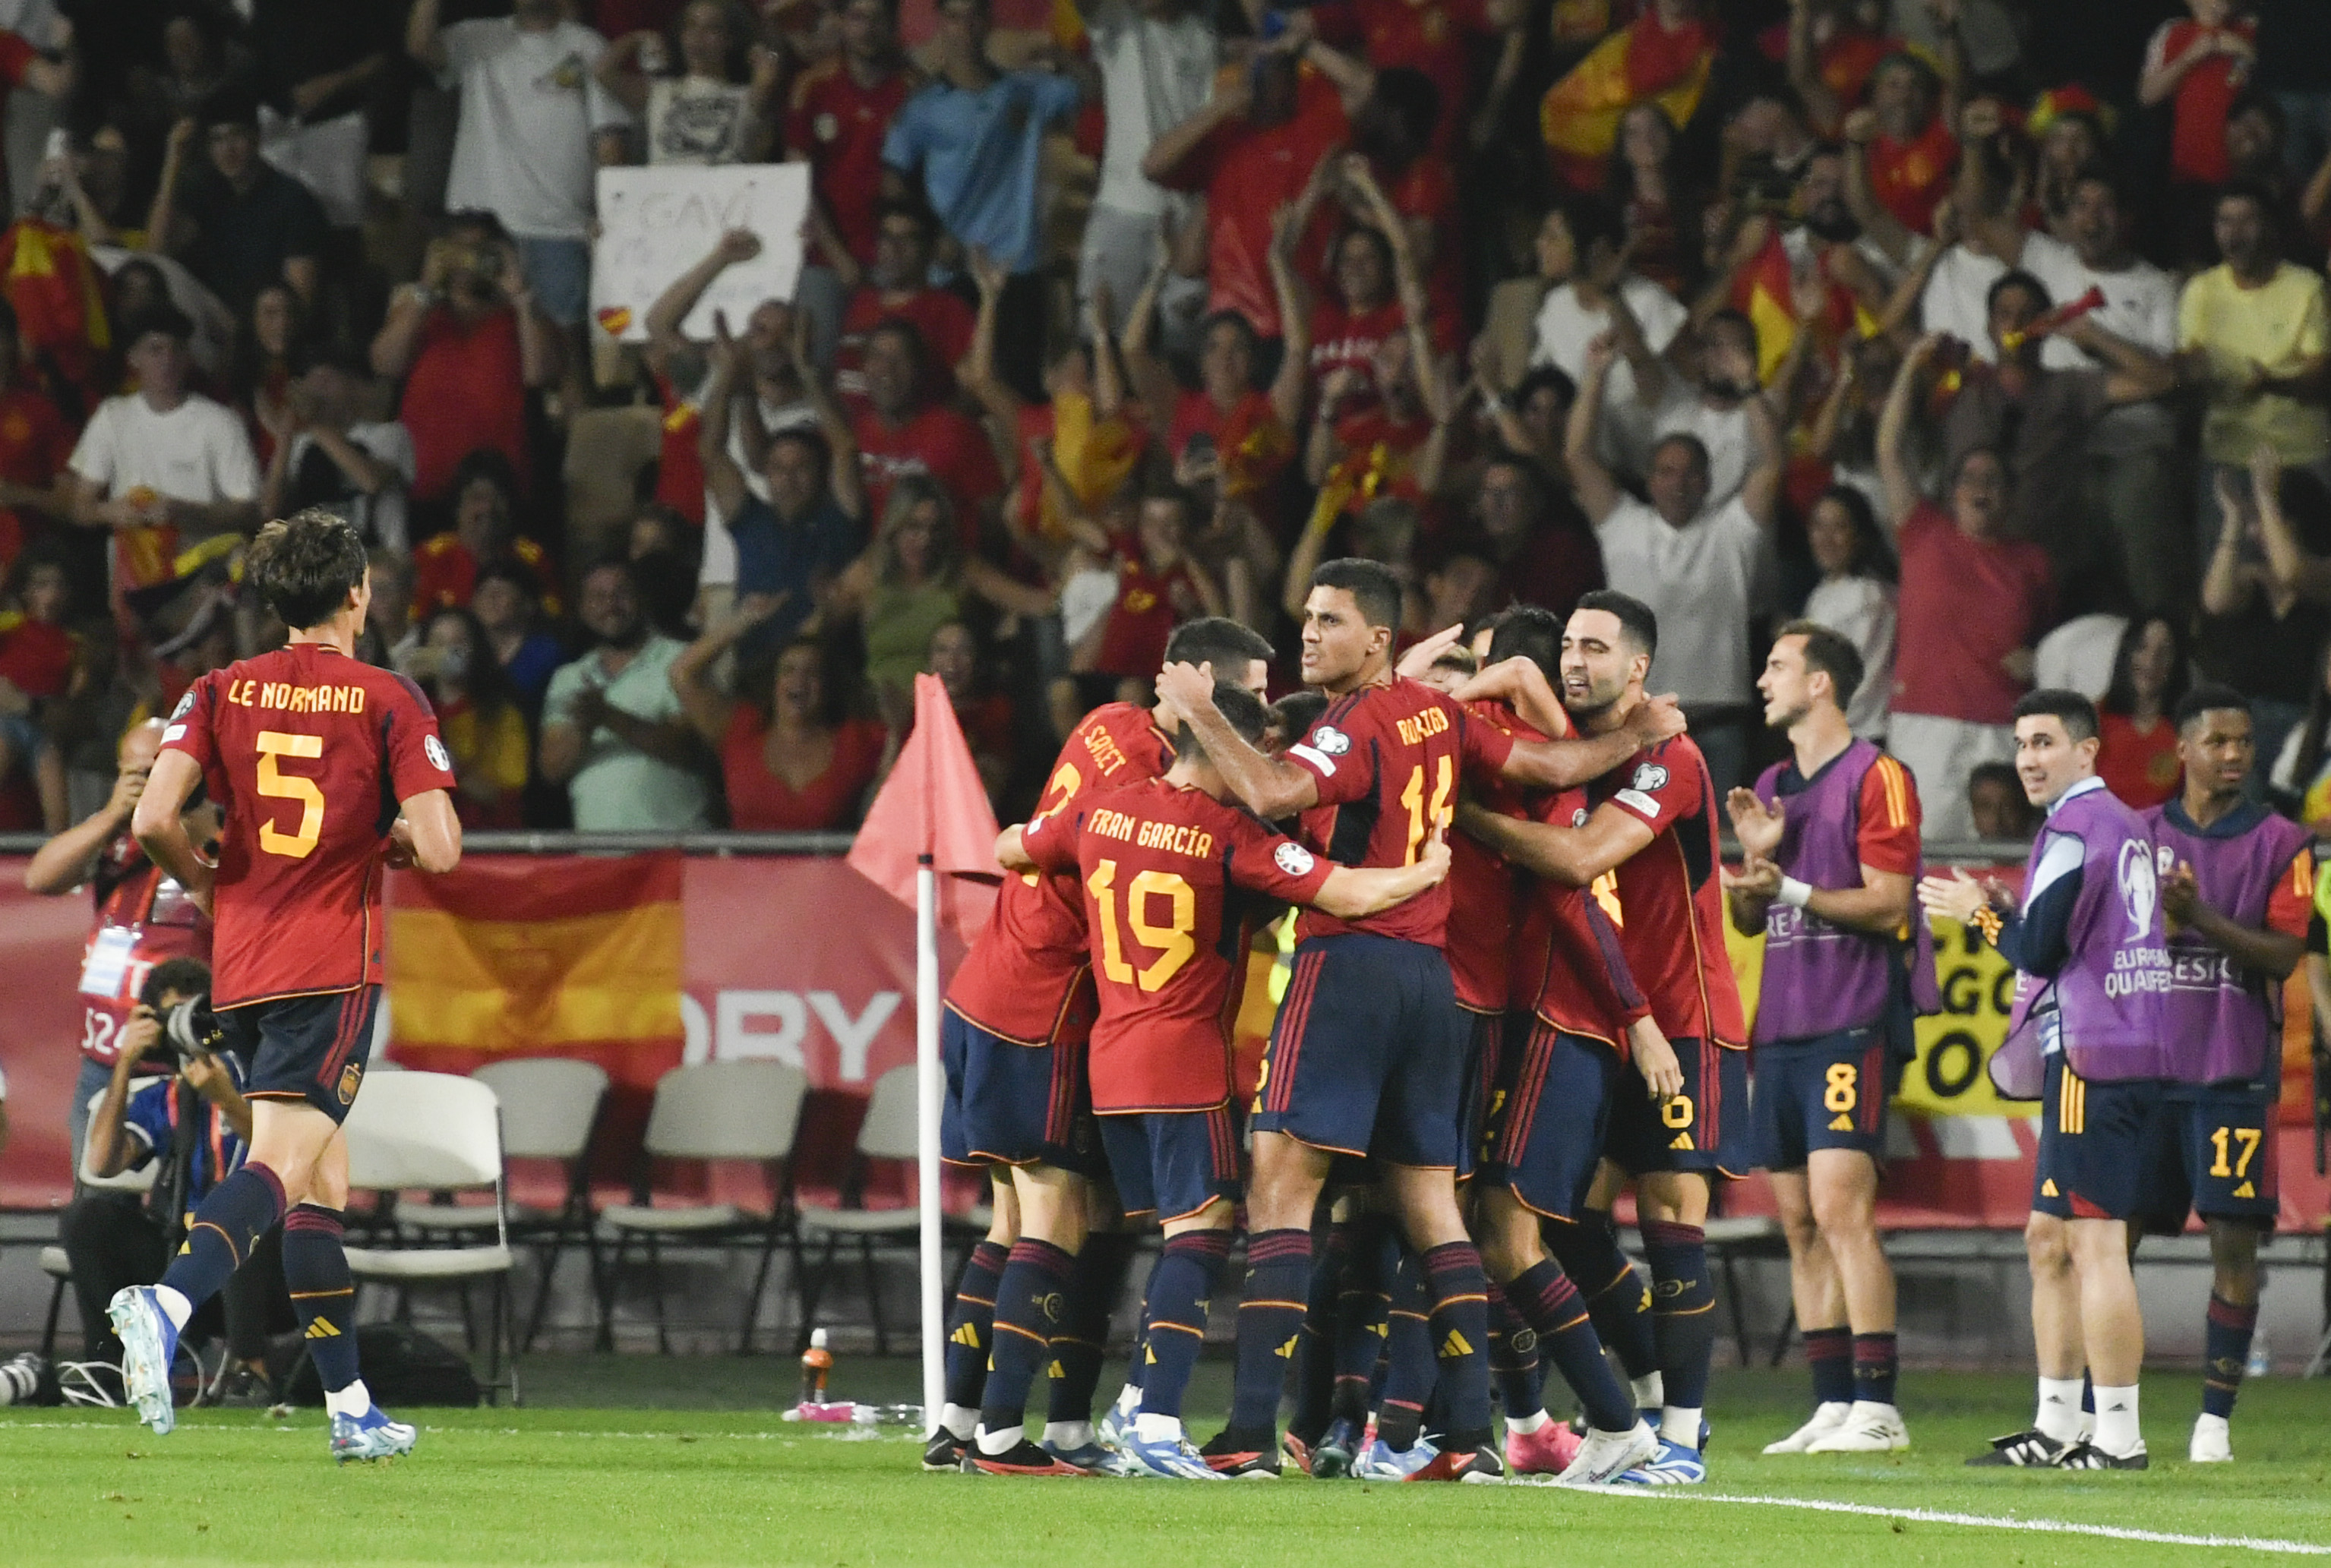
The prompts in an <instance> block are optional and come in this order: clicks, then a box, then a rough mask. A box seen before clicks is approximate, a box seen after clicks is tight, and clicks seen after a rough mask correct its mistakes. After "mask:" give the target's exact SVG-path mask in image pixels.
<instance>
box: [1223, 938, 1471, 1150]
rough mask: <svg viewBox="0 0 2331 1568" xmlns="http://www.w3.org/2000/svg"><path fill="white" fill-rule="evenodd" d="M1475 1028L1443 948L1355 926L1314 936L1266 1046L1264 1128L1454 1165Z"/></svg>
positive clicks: (1298, 959) (1322, 1143) (1260, 1110)
mask: <svg viewBox="0 0 2331 1568" xmlns="http://www.w3.org/2000/svg"><path fill="white" fill-rule="evenodd" d="M1468 1032H1469V1031H1468V1028H1467V1024H1466V1015H1465V1014H1463V1013H1461V1012H1458V1010H1457V993H1456V991H1455V989H1454V987H1453V986H1452V985H1451V982H1450V979H1449V961H1448V959H1447V958H1445V957H1443V956H1442V955H1441V950H1440V949H1439V948H1437V947H1427V946H1424V945H1423V944H1422V943H1421V942H1403V941H1401V940H1400V939H1399V938H1397V937H1393V936H1367V935H1365V934H1361V933H1356V932H1354V933H1346V934H1344V935H1342V936H1312V937H1307V938H1306V939H1305V940H1304V941H1303V942H1302V943H1301V944H1300V945H1299V946H1297V948H1296V949H1295V972H1294V974H1293V976H1292V977H1291V979H1290V980H1289V983H1288V986H1287V996H1286V1000H1284V1001H1283V1002H1281V1003H1280V1007H1279V1019H1278V1022H1276V1023H1275V1024H1274V1025H1272V1028H1271V1031H1270V1049H1269V1050H1267V1051H1265V1052H1264V1053H1263V1058H1262V1084H1261V1088H1260V1089H1259V1090H1258V1091H1257V1093H1256V1095H1255V1098H1254V1122H1253V1125H1254V1129H1255V1131H1257V1132H1271V1133H1285V1134H1286V1135H1287V1136H1289V1137H1291V1138H1294V1139H1296V1140H1298V1141H1299V1142H1301V1143H1306V1144H1309V1145H1311V1146H1312V1147H1314V1148H1318V1149H1326V1150H1328V1151H1330V1152H1332V1153H1335V1154H1341V1155H1373V1156H1374V1157H1375V1158H1377V1159H1380V1160H1385V1161H1389V1162H1390V1163H1392V1164H1395V1165H1418V1166H1438V1167H1441V1168H1442V1169H1445V1170H1451V1171H1453V1170H1455V1169H1456V1168H1457V1166H1458V1164H1459V1161H1460V1158H1461V1157H1462V1155H1463V1153H1464V1151H1463V1149H1462V1147H1461V1144H1462V1124H1463V1122H1464V1119H1465V1118H1464V1103H1465V1054H1466V1045H1467V1035H1468Z"/></svg>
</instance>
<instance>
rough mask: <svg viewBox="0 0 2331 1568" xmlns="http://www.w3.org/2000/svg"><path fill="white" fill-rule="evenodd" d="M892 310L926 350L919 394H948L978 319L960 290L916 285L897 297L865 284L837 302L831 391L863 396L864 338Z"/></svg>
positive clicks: (953, 388) (968, 346)
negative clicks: (926, 368)
mask: <svg viewBox="0 0 2331 1568" xmlns="http://www.w3.org/2000/svg"><path fill="white" fill-rule="evenodd" d="M894 316H895V317H897V318H899V320H901V321H906V322H910V323H912V324H913V326H914V328H915V330H916V331H918V332H919V333H921V334H922V335H923V347H925V348H927V349H928V350H929V351H930V369H929V374H928V375H925V376H924V377H923V379H924V381H925V383H926V385H924V387H923V389H922V394H923V395H924V396H925V397H937V398H947V397H953V396H954V395H955V367H956V366H957V365H959V364H961V363H962V362H963V356H965V355H966V354H968V353H970V352H971V337H972V333H973V332H974V331H975V329H976V328H977V327H978V325H979V321H978V318H977V317H975V316H974V315H973V314H972V309H971V307H970V306H968V305H966V304H965V303H964V302H963V299H962V298H961V297H960V296H958V295H955V294H951V293H949V292H948V291H947V290H945V289H919V290H916V291H915V292H914V293H911V294H909V295H906V296H904V297H903V298H900V297H896V296H886V295H885V294H884V293H883V292H882V290H880V289H875V288H871V287H869V288H864V289H861V290H858V291H857V292H856V293H854V294H852V295H851V297H850V301H849V303H848V304H846V305H845V306H843V307H842V336H841V337H839V338H837V339H835V341H834V345H833V389H834V391H836V392H838V393H840V394H842V396H844V397H847V398H852V399H856V400H861V401H862V400H863V399H864V398H865V396H866V339H867V337H869V336H871V334H872V332H873V330H874V328H877V327H880V325H882V323H883V322H885V321H888V320H890V318H892V317H894Z"/></svg>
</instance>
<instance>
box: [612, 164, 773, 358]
mask: <svg viewBox="0 0 2331 1568" xmlns="http://www.w3.org/2000/svg"><path fill="white" fill-rule="evenodd" d="M808 217H809V166H808V165H807V164H799V163H795V164H731V165H728V166H721V167H715V168H694V167H676V166H671V165H663V166H657V167H652V168H604V169H601V170H600V171H599V238H598V242H597V243H596V245H595V247H594V248H593V252H592V257H591V314H592V318H593V319H594V320H595V321H597V322H598V323H599V325H600V327H601V328H603V329H604V330H605V331H606V333H607V334H608V335H609V336H610V337H615V338H619V339H621V340H622V341H623V342H625V343H644V342H646V341H647V336H648V327H647V320H648V309H649V307H651V306H652V305H653V304H654V303H655V302H656V299H658V298H659V297H660V296H661V294H662V293H663V291H664V290H666V289H668V288H670V287H671V284H672V280H674V279H676V278H678V277H680V274H681V273H683V272H686V271H688V270H689V269H690V268H691V267H693V266H695V265H696V264H697V263H698V262H699V261H702V260H704V258H705V257H706V256H708V255H709V254H710V253H711V252H712V247H713V246H714V245H715V244H716V243H717V242H718V241H719V239H720V236H721V235H722V234H724V233H727V232H728V230H730V229H750V230H751V231H752V232H753V233H756V234H757V235H759V236H760V240H761V253H760V254H759V255H757V256H756V257H754V258H753V259H752V260H751V261H740V262H738V263H737V265H735V266H733V267H730V268H728V270H727V271H724V272H722V273H721V274H720V275H719V276H718V278H715V279H714V280H712V284H711V286H710V287H709V288H708V289H706V290H704V295H703V298H702V299H699V300H698V301H697V304H696V308H695V309H693V310H691V311H690V312H689V315H688V318H687V319H686V320H685V321H684V322H683V323H682V324H681V330H682V331H683V332H685V333H686V335H687V336H688V337H691V338H694V339H696V340H697V341H699V342H706V341H709V340H710V338H711V337H712V314H713V312H714V311H716V310H722V311H726V312H727V313H728V328H729V330H730V331H732V332H735V333H737V335H738V336H740V337H741V336H742V335H743V334H744V331H745V318H747V317H748V316H750V315H751V314H752V313H753V310H754V308H755V307H756V306H758V305H759V304H760V303H761V302H762V301H763V300H766V299H786V300H790V299H792V298H793V297H794V284H795V282H796V281H797V280H799V279H800V277H801V269H802V253H803V245H802V225H803V224H804V223H805V222H806V221H807V220H808Z"/></svg>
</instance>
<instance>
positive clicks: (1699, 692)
mask: <svg viewBox="0 0 2331 1568" xmlns="http://www.w3.org/2000/svg"><path fill="white" fill-rule="evenodd" d="M1594 533H1595V537H1596V538H1597V539H1598V540H1599V541H1600V542H1601V543H1602V546H1603V575H1605V576H1606V577H1608V578H1609V579H1610V583H1611V586H1613V588H1616V589H1618V590H1619V591H1620V592H1621V593H1622V594H1633V595H1634V596H1635V597H1636V598H1638V599H1641V601H1642V602H1643V603H1646V604H1649V605H1650V606H1651V612H1652V613H1654V614H1656V615H1657V616H1658V617H1659V618H1660V650H1659V652H1658V653H1657V654H1656V655H1654V656H1653V658H1652V660H1651V680H1652V682H1653V683H1654V684H1653V689H1655V690H1661V691H1673V692H1674V693H1675V694H1676V695H1677V696H1678V697H1679V698H1682V699H1683V700H1684V701H1685V702H1688V703H1689V702H1699V703H1710V702H1727V703H1742V702H1746V701H1748V700H1749V699H1750V697H1751V690H1750V687H1749V684H1748V619H1749V616H1750V615H1751V613H1754V612H1755V610H1756V609H1758V608H1759V607H1760V606H1761V604H1762V603H1763V600H1764V597H1765V594H1766V592H1767V585H1768V584H1769V581H1770V573H1769V572H1768V570H1767V565H1768V562H1769V551H1768V550H1767V548H1766V546H1765V530H1764V529H1762V528H1760V527H1757V526H1756V519H1755V518H1753V517H1751V516H1749V514H1748V507H1747V504H1746V502H1744V501H1743V500H1741V499H1740V498H1738V497H1737V496H1735V497H1734V498H1733V499H1730V500H1728V501H1727V502H1725V503H1724V504H1723V505H1722V506H1720V507H1710V508H1708V509H1707V510H1705V511H1703V512H1701V513H1700V514H1699V516H1698V517H1696V518H1693V519H1692V520H1691V521H1690V522H1689V523H1687V524H1685V525H1684V526H1683V527H1680V528H1679V527H1674V526H1672V525H1671V524H1670V523H1669V521H1668V520H1667V519H1666V518H1663V517H1661V516H1660V514H1659V513H1658V512H1657V511H1655V510H1653V509H1652V508H1651V507H1650V506H1648V505H1647V504H1645V503H1644V502H1642V501H1639V500H1637V499H1634V498H1633V497H1632V496H1627V497H1624V498H1622V499H1621V500H1620V502H1619V504H1618V505H1617V506H1616V507H1613V508H1612V509H1611V515H1610V516H1609V517H1607V518H1603V526H1602V527H1599V528H1597V529H1595V530H1594Z"/></svg>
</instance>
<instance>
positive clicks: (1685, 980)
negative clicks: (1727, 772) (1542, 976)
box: [1586, 736, 1748, 1050]
mask: <svg viewBox="0 0 2331 1568" xmlns="http://www.w3.org/2000/svg"><path fill="white" fill-rule="evenodd" d="M1586 794H1587V799H1588V800H1589V801H1590V802H1591V803H1593V804H1594V807H1595V808H1596V809H1597V810H1599V809H1601V807H1602V806H1603V805H1604V804H1605V803H1608V804H1610V805H1613V806H1615V807H1617V808H1618V809H1619V810H1621V811H1622V812H1625V813H1628V814H1629V815H1630V816H1632V817H1635V818H1637V819H1638V820H1640V821H1641V822H1643V823H1645V824H1646V825H1647V826H1649V827H1650V828H1651V832H1652V834H1653V835H1654V836H1653V838H1652V840H1651V842H1650V843H1649V844H1647V845H1645V846H1644V847H1643V849H1642V850H1641V851H1638V852H1637V853H1635V854H1633V855H1632V856H1630V857H1628V858H1627V859H1626V860H1622V861H1621V862H1620V864H1619V868H1618V870H1615V871H1613V872H1611V873H1610V874H1609V876H1608V877H1606V878H1604V879H1602V880H1599V881H1597V882H1596V883H1595V885H1594V897H1595V900H1596V901H1597V902H1598V903H1600V904H1601V905H1602V906H1603V910H1604V911H1605V912H1606V913H1607V914H1609V915H1610V917H1611V919H1612V922H1613V924H1614V925H1616V926H1617V927H1618V928H1619V946H1620V948H1621V950H1622V952H1624V953H1625V954H1626V955H1627V965H1628V967H1629V968H1630V969H1632V971H1633V972H1634V975H1635V978H1636V979H1637V980H1638V981H1640V982H1641V984H1642V987H1643V991H1644V993H1645V995H1646V996H1647V997H1648V998H1649V999H1650V1002H1651V1016H1652V1017H1653V1018H1655V1019H1657V1020H1658V1021H1659V1025H1660V1031H1661V1032H1663V1033H1665V1034H1666V1035H1667V1036H1668V1038H1669V1039H1670V1040H1675V1039H1682V1038H1689V1039H1692V1040H1714V1041H1716V1043H1717V1044H1718V1045H1720V1046H1723V1047H1725V1048H1726V1049H1727V1050H1746V1048H1747V1042H1748V1031H1747V1028H1746V1025H1745V1024H1744V1023H1743V1022H1741V1018H1740V990H1739V986H1738V985H1737V984H1736V982H1735V981H1734V980H1733V977H1732V960H1731V959H1730V957H1729V956H1727V954H1726V953H1725V949H1724V889H1723V888H1722V886H1721V885H1720V883H1719V881H1718V879H1717V866H1718V860H1717V845H1716V786H1715V784H1714V783H1713V782H1712V781H1710V779H1709V778H1708V762H1707V759H1706V758H1704V757H1702V756H1701V755H1699V747H1698V746H1696V745H1694V744H1693V742H1692V739H1691V737H1690V736H1676V737H1675V738H1674V739H1672V740H1663V741H1661V742H1660V744H1659V745H1657V746H1652V747H1651V749H1650V750H1648V751H1639V752H1637V753H1636V754H1635V755H1633V756H1632V757H1630V758H1628V759H1627V761H1626V762H1625V763H1623V764H1622V765H1620V766H1618V767H1616V768H1614V769H1613V770H1612V771H1611V772H1609V773H1607V774H1603V776H1602V777H1601V778H1599V779H1596V780H1595V781H1594V783H1593V784H1589V785H1587V786H1586ZM1606 884H1607V886H1606ZM1614 902H1615V904H1616V908H1613V904H1614Z"/></svg>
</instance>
